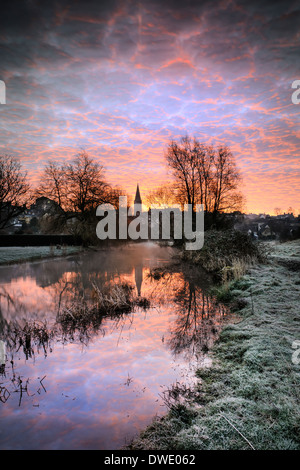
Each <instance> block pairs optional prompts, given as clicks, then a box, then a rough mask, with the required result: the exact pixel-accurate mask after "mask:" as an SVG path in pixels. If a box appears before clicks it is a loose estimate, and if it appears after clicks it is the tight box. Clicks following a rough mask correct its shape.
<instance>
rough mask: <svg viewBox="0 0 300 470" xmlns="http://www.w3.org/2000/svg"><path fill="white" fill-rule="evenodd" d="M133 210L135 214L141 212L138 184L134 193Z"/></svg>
mask: <svg viewBox="0 0 300 470" xmlns="http://www.w3.org/2000/svg"><path fill="white" fill-rule="evenodd" d="M134 210H135V212H136V215H139V214H138V213H140V212H142V198H141V195H140V188H139V185H138V184H137V187H136V193H135V198H134Z"/></svg>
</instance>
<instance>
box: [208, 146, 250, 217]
mask: <svg viewBox="0 0 300 470" xmlns="http://www.w3.org/2000/svg"><path fill="white" fill-rule="evenodd" d="M214 167H215V168H214V174H213V180H212V193H213V208H212V209H213V210H212V211H213V212H225V211H228V210H238V209H239V208H240V207H241V205H242V199H243V196H242V194H241V193H238V192H237V191H236V190H237V188H238V186H239V184H240V182H241V176H240V174H239V171H238V169H237V166H236V163H235V159H234V157H233V155H232V153H231V151H230V150H229V148H228V147H219V148H218V151H217V152H216V156H215V160H214Z"/></svg>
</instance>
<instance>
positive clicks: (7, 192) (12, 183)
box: [0, 155, 29, 229]
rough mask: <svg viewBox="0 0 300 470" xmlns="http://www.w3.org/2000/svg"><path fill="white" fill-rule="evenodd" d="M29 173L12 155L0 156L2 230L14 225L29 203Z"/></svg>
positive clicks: (0, 221)
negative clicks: (16, 218)
mask: <svg viewBox="0 0 300 470" xmlns="http://www.w3.org/2000/svg"><path fill="white" fill-rule="evenodd" d="M28 196H29V184H28V183H27V173H26V172H24V171H22V168H21V164H20V162H19V161H18V160H17V159H16V158H15V157H13V156H11V155H0V229H3V228H5V227H8V226H10V225H11V224H12V220H13V218H14V217H17V216H18V215H20V214H21V213H22V212H24V206H25V205H26V203H27V202H28Z"/></svg>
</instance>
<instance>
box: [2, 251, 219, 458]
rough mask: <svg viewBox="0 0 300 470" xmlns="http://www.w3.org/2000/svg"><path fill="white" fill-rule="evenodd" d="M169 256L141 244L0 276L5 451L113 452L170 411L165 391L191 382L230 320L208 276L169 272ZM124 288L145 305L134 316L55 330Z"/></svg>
mask: <svg viewBox="0 0 300 470" xmlns="http://www.w3.org/2000/svg"><path fill="white" fill-rule="evenodd" d="M173 253H174V252H173V251H172V249H170V248H166V247H165V248H162V247H158V246H157V245H152V244H149V243H145V244H140V245H135V246H127V247H123V248H122V249H115V250H112V251H111V252H108V251H103V252H92V253H91V252H89V253H81V254H79V255H76V256H70V257H68V258H65V259H62V260H59V261H58V260H56V261H54V260H52V261H51V260H47V261H43V262H36V263H26V264H24V265H19V266H9V267H5V268H4V267H2V268H0V281H1V284H0V331H1V332H0V340H1V341H2V344H3V345H5V360H4V361H2V362H4V364H3V365H2V369H1V374H2V375H1V377H0V401H1V402H2V403H0V415H1V428H2V431H3V430H4V429H5V430H6V431H5V435H4V434H3V432H2V434H1V436H2V442H1V443H0V448H2V449H4V448H11V449H20V448H41V449H42V448H49V449H56V448H57V449H61V448H65V449H68V448H70V449H72V448H83V449H91V448H94V449H117V448H118V447H120V446H121V445H123V444H124V439H125V438H126V437H127V438H130V437H132V436H133V435H134V434H135V432H137V430H139V429H141V428H143V427H144V426H145V425H146V424H148V423H149V422H150V421H151V419H152V417H153V415H154V414H155V413H158V414H161V413H162V412H164V410H165V408H164V406H163V405H164V404H163V403H162V402H161V400H160V399H159V397H160V393H161V391H162V388H163V387H169V386H170V385H171V384H172V383H174V382H176V381H183V382H186V383H188V381H189V380H191V379H192V378H193V370H194V368H195V366H196V361H197V358H198V359H199V360H200V359H201V358H203V353H206V352H207V351H208V350H209V349H210V347H211V345H212V344H213V341H214V339H215V337H216V335H217V333H218V330H219V328H220V325H221V323H222V321H223V319H224V318H225V316H226V311H224V309H223V308H221V307H220V306H217V305H216V304H215V302H214V301H213V299H211V298H210V297H209V296H208V294H207V289H208V287H209V282H208V279H206V277H205V276H202V277H201V276H200V277H199V276H197V277H195V273H194V272H193V271H192V272H189V271H184V272H182V267H181V266H180V265H178V266H176V265H173V267H172V269H171V270H169V269H166V267H167V266H168V264H169V262H170V260H171V257H172V255H173ZM157 267H159V269H160V271H159V274H157V272H155V268H157ZM153 272H154V273H155V275H153ZM118 283H126V284H128V285H129V286H131V288H132V289H133V291H134V295H135V296H136V299H138V300H139V302H136V303H135V304H134V308H132V309H131V310H130V311H127V312H124V313H122V314H118V315H114V314H108V315H104V316H97V315H95V316H92V317H89V321H87V322H85V323H83V322H81V323H70V324H63V323H62V322H61V321H60V318H61V316H60V313H61V312H62V311H63V309H66V308H68V307H70V305H73V303H74V302H75V301H78V299H79V300H80V299H81V301H82V302H86V304H87V305H88V304H89V302H93V295H92V293H93V285H97V286H98V287H99V289H105V287H106V286H109V285H112V284H113V285H116V284H118ZM145 298H146V299H147V300H149V302H150V306H149V304H148V303H143V299H145ZM146 307H147V308H146ZM2 356H3V354H2ZM16 417H18V426H17V425H16ZM29 423H30V430H28V426H29ZM54 423H55V426H54ZM1 428H0V431H1ZM25 430H26V432H25ZM83 430H84V432H83Z"/></svg>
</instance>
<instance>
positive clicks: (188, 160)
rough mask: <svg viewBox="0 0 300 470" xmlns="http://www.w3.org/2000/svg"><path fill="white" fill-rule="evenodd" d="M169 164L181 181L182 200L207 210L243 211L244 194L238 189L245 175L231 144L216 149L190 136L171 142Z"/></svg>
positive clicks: (180, 192) (167, 157)
mask: <svg viewBox="0 0 300 470" xmlns="http://www.w3.org/2000/svg"><path fill="white" fill-rule="evenodd" d="M166 161H167V165H168V166H169V168H170V169H171V171H172V173H173V176H174V178H175V181H176V184H177V190H178V194H179V195H180V196H179V199H180V202H181V203H183V202H184V203H188V204H191V205H192V207H193V210H194V209H195V205H196V204H203V206H204V210H205V211H206V212H211V213H217V212H226V211H229V210H240V209H241V208H242V205H243V200H244V198H243V195H242V194H241V193H240V192H238V191H237V189H238V186H239V184H240V182H241V177H240V174H239V171H238V169H237V166H236V162H235V159H234V157H233V155H232V153H231V152H230V150H229V149H228V148H227V147H219V148H218V149H215V148H214V147H213V146H207V145H204V144H202V143H200V142H199V141H198V140H197V139H195V138H193V139H191V138H190V137H188V136H186V137H183V138H182V139H181V140H180V142H179V143H176V142H174V141H171V143H170V144H169V146H168V149H167V152H166Z"/></svg>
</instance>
